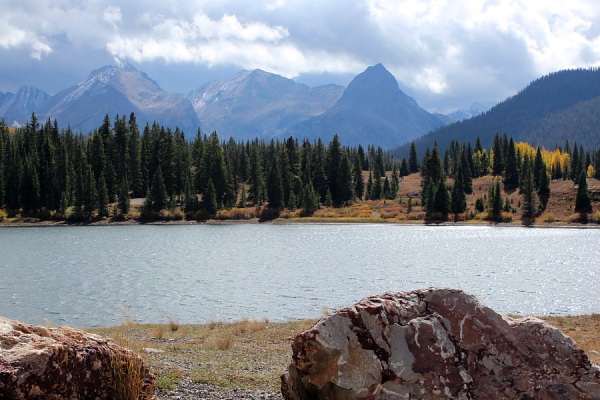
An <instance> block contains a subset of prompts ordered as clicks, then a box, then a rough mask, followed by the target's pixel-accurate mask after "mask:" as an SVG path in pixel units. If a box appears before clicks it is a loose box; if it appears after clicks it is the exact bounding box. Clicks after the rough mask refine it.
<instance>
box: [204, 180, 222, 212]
mask: <svg viewBox="0 0 600 400" xmlns="http://www.w3.org/2000/svg"><path fill="white" fill-rule="evenodd" d="M202 206H203V207H204V210H205V211H206V213H207V214H208V215H209V216H214V215H215V214H216V213H217V210H218V209H219V204H218V203H217V191H216V190H215V185H214V184H213V182H212V179H211V178H208V184H207V185H206V190H205V191H204V195H203V196H202Z"/></svg>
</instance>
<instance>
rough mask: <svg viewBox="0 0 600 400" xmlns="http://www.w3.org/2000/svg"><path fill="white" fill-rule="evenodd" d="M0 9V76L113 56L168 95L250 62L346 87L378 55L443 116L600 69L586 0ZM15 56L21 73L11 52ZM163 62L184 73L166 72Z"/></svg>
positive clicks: (68, 73)
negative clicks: (554, 75)
mask: <svg viewBox="0 0 600 400" xmlns="http://www.w3.org/2000/svg"><path fill="white" fill-rule="evenodd" d="M0 7H1V8H0V9H2V10H3V12H2V14H0V51H1V53H2V55H3V61H4V62H3V65H2V66H1V67H0V68H1V72H2V74H1V75H2V78H0V83H2V82H6V81H9V80H13V81H16V80H17V79H24V78H22V77H23V73H24V72H23V71H28V72H31V71H35V73H36V74H38V73H39V74H41V75H44V74H45V73H44V71H52V74H53V75H52V76H51V77H50V76H48V77H47V78H46V79H47V80H48V81H51V82H52V84H58V83H59V82H63V81H66V80H68V79H70V80H72V79H75V78H74V76H75V75H77V77H78V78H76V79H81V78H80V76H81V74H83V72H82V71H84V70H85V71H87V72H89V71H90V70H91V69H93V68H96V67H99V66H100V65H94V63H99V62H104V61H103V60H112V59H113V58H114V57H117V58H118V59H121V60H128V61H131V62H135V63H137V64H138V66H139V67H140V69H142V70H143V69H144V68H145V67H148V68H150V69H152V70H153V71H155V72H156V73H157V74H164V76H163V77H161V76H160V75H159V76H153V78H154V79H156V80H157V81H159V82H162V81H168V82H170V83H169V84H170V85H171V86H170V87H166V89H170V90H173V89H174V88H181V87H186V85H185V84H184V83H182V82H184V81H185V80H187V81H188V82H189V81H190V80H191V79H193V81H194V82H196V81H197V80H198V79H199V78H198V74H199V72H198V71H202V74H203V75H202V76H204V77H205V79H206V80H209V79H210V76H211V73H212V74H213V75H216V74H217V73H216V71H217V70H228V71H229V70H232V69H254V68H261V69H264V70H267V71H271V72H275V73H278V74H281V75H284V76H286V77H303V76H311V77H312V78H313V79H312V80H313V82H314V81H315V77H318V76H319V75H321V76H323V79H332V77H333V78H334V77H336V76H339V77H343V78H340V81H338V82H337V83H344V82H342V80H343V79H348V77H349V76H353V75H356V74H358V73H360V72H361V71H362V70H364V69H365V68H366V67H367V66H369V65H373V64H376V63H379V62H381V63H383V64H384V65H385V66H386V67H387V68H388V69H389V70H390V71H391V72H392V73H393V74H394V76H396V78H397V79H398V81H399V82H400V86H401V88H402V89H403V90H405V91H407V92H408V93H409V94H410V95H412V96H413V97H415V98H416V99H417V101H418V102H419V103H420V104H421V105H422V106H425V107H426V108H428V109H430V110H437V111H442V112H446V111H451V110H452V109H453V108H457V107H463V106H466V105H468V104H469V103H470V102H472V101H475V100H478V101H487V102H488V103H493V102H496V101H500V100H502V99H504V98H505V97H507V96H509V95H512V94H514V93H515V92H516V91H518V90H520V89H522V88H523V87H524V86H525V85H526V84H527V83H529V82H530V81H531V80H533V79H535V78H537V77H539V76H541V75H544V74H547V73H549V72H552V71H556V70H559V69H564V68H571V67H587V66H599V65H600V5H598V4H597V2H595V1H593V0H570V1H568V2H565V1H562V0H547V1H545V2H533V1H528V0H469V1H466V0H465V1H448V0H360V1H356V2H348V1H336V0H331V1H326V2H315V1H309V0H257V1H254V2H239V1H237V0H221V1H219V2H215V1H209V0H191V1H185V2H184V1H180V0H167V1H165V0H160V1H159V0H145V1H142V0H130V1H128V2H120V3H117V2H115V1H114V0H95V1H93V2H84V1H83V0H52V1H51V0H22V1H19V2H10V3H9V1H8V0H0ZM22 54H26V55H27V57H28V58H29V59H30V60H32V61H31V63H30V64H29V65H30V66H29V67H28V68H23V65H24V64H25V63H26V60H22V59H19V60H13V59H12V58H11V55H13V58H14V57H16V56H18V57H21V56H22ZM160 65H164V66H165V68H162V69H161V68H159V67H157V66H160ZM33 66H37V67H35V68H37V69H35V68H34V67H33ZM169 66H171V67H172V68H174V69H176V70H177V71H184V70H185V71H188V72H187V73H186V74H181V76H177V77H173V76H167V70H168V67H169ZM188 66H192V67H194V68H196V69H197V70H196V71H195V72H194V68H191V67H188ZM74 69H75V70H77V74H74V72H73V71H74ZM59 71H63V72H62V74H61V73H59ZM211 71H212V72H211ZM39 79H42V78H39ZM22 83H30V82H22ZM321 83H327V82H321ZM347 83H348V82H347V81H346V82H345V84H347ZM188 86H189V83H188ZM0 89H2V88H0Z"/></svg>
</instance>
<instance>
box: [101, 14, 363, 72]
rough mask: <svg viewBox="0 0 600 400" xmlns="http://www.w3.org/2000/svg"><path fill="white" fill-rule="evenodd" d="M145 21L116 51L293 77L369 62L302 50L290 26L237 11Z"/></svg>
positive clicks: (114, 43) (112, 48) (114, 44)
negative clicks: (217, 15) (244, 19)
mask: <svg viewBox="0 0 600 400" xmlns="http://www.w3.org/2000/svg"><path fill="white" fill-rule="evenodd" d="M139 22H140V23H141V24H147V25H149V29H148V30H146V31H144V32H143V33H140V34H139V35H117V36H116V37H114V38H113V39H112V40H110V41H109V42H108V44H107V49H108V51H109V52H110V53H111V54H113V55H114V56H117V57H119V58H129V59H132V60H135V61H137V62H144V61H154V60H164V61H166V62H169V63H177V62H195V63H199V64H205V65H208V66H211V67H214V66H219V65H231V64H233V65H237V66H239V67H240V68H247V69H253V68H261V69H265V70H268V71H271V72H275V73H279V74H281V75H284V76H288V77H294V76H297V75H299V74H300V73H308V72H311V73H313V72H319V73H320V72H330V73H346V72H349V71H352V72H355V71H356V70H357V67H358V68H362V67H363V66H364V64H360V63H357V62H356V61H354V60H352V59H351V57H348V56H345V55H344V54H336V53H335V52H332V53H328V52H325V51H323V50H316V51H302V50H301V49H300V48H299V47H298V46H297V45H296V44H295V43H294V42H293V40H291V38H290V33H289V31H288V29H286V28H285V27H282V26H273V25H268V24H266V23H263V22H256V21H252V22H246V23H242V22H240V20H239V19H238V17H237V16H235V15H229V14H225V15H223V16H222V17H221V18H220V19H211V18H210V17H208V16H207V15H206V14H205V13H203V12H199V13H197V14H196V15H195V16H194V17H193V18H192V19H191V20H176V19H172V18H164V19H157V18H153V19H150V18H149V17H148V15H143V16H141V18H140V20H139Z"/></svg>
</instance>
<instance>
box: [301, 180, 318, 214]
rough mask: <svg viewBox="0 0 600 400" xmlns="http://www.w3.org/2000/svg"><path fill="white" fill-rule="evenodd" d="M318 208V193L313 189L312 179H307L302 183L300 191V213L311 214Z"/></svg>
mask: <svg viewBox="0 0 600 400" xmlns="http://www.w3.org/2000/svg"><path fill="white" fill-rule="evenodd" d="M318 209H319V194H318V193H317V192H316V191H315V188H314V186H313V183H312V181H311V180H310V179H309V180H308V182H306V184H305V185H304V191H303V193H302V215H304V216H305V217H308V216H311V215H313V214H314V213H315V211H317V210H318Z"/></svg>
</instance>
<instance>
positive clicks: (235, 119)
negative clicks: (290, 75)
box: [188, 69, 343, 139]
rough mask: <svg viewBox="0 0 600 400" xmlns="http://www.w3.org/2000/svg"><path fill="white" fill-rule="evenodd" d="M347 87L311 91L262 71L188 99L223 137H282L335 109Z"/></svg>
mask: <svg viewBox="0 0 600 400" xmlns="http://www.w3.org/2000/svg"><path fill="white" fill-rule="evenodd" d="M342 92H343V87H341V86H337V85H325V86H319V87H317V88H313V89H311V88H309V87H308V86H306V85H303V84H301V83H297V82H295V81H293V80H291V79H287V78H284V77H282V76H279V75H276V74H272V73H269V72H265V71H262V70H259V69H257V70H254V71H242V72H240V73H239V74H237V75H236V76H235V77H234V78H233V79H232V80H231V81H229V82H226V83H222V82H210V83H208V84H206V85H204V86H203V87H201V88H200V89H198V90H195V91H193V92H191V93H190V94H189V95H188V99H190V100H191V102H192V104H193V105H194V109H195V110H196V113H197V115H198V117H199V118H200V119H201V120H202V122H203V123H204V124H205V125H206V126H207V127H208V129H210V130H216V131H217V133H219V135H220V136H222V137H228V136H233V137H235V138H237V139H252V138H255V137H264V136H278V135H280V134H282V133H283V132H285V131H286V130H287V128H288V127H289V126H290V125H291V124H296V123H298V121H302V120H306V119H308V118H310V117H312V116H314V115H317V114H320V113H322V112H324V111H325V110H327V109H328V108H329V107H331V106H332V105H333V104H334V103H335V101H336V100H337V99H338V98H339V97H340V96H341V94H342Z"/></svg>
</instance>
